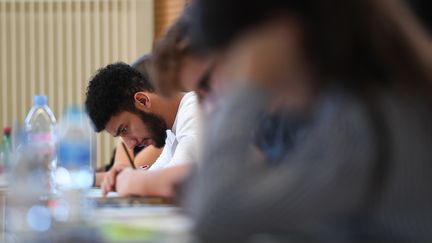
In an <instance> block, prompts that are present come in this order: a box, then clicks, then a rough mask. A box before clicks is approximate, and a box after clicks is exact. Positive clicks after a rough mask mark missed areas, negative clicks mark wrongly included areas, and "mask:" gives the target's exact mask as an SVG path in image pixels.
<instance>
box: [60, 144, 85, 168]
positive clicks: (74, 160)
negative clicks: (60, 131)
mask: <svg viewBox="0 0 432 243" xmlns="http://www.w3.org/2000/svg"><path fill="white" fill-rule="evenodd" d="M57 156H58V160H59V164H60V165H61V166H62V167H65V168H71V167H89V166H90V145H89V144H88V143H85V142H83V143H78V142H66V141H64V142H60V144H59V147H58V154H57Z"/></svg>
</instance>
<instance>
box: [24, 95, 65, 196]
mask: <svg viewBox="0 0 432 243" xmlns="http://www.w3.org/2000/svg"><path fill="white" fill-rule="evenodd" d="M24 126H25V128H24V129H25V133H26V136H27V146H28V147H29V148H30V149H31V150H32V151H34V156H35V158H34V160H33V161H34V163H38V164H37V165H36V167H38V168H39V170H40V171H41V176H42V177H43V183H44V185H45V188H46V192H45V193H43V195H41V197H44V198H46V199H49V198H50V197H53V196H55V195H56V185H55V169H56V165H57V162H56V154H55V144H56V131H57V129H56V119H55V117H54V114H53V112H52V111H51V109H50V108H49V107H48V99H47V97H46V96H43V95H37V96H35V97H34V103H33V107H32V108H31V109H30V111H29V113H28V114H27V117H26V118H25V121H24Z"/></svg>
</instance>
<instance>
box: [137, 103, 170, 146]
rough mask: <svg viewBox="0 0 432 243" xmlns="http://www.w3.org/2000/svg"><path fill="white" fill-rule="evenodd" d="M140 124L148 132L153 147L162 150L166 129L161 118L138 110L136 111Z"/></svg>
mask: <svg viewBox="0 0 432 243" xmlns="http://www.w3.org/2000/svg"><path fill="white" fill-rule="evenodd" d="M136 113H137V115H138V116H139V117H140V118H141V120H142V122H143V123H144V124H145V125H146V126H147V128H148V129H149V130H150V132H151V134H152V137H151V139H153V141H154V142H155V147H157V148H162V147H163V146H164V145H165V139H166V130H167V129H168V127H167V124H166V122H165V121H164V120H163V119H162V117H160V116H157V115H155V114H151V113H146V112H143V111H140V110H137V111H136Z"/></svg>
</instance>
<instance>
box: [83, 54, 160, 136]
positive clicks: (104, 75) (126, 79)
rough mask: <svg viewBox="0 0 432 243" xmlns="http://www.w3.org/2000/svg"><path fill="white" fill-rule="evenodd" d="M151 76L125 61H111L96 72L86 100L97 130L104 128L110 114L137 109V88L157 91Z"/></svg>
mask: <svg viewBox="0 0 432 243" xmlns="http://www.w3.org/2000/svg"><path fill="white" fill-rule="evenodd" d="M141 71H142V70H141ZM148 77H149V76H148V75H145V74H143V73H141V72H139V71H138V70H136V69H134V68H133V67H131V66H129V65H128V64H126V63H122V62H118V63H113V64H109V65H107V66H106V67H103V68H101V69H99V70H98V71H97V72H96V74H95V75H94V76H93V77H92V78H91V80H90V82H89V84H88V86H87V92H86V101H85V107H86V111H87V113H88V115H89V117H90V119H91V120H92V122H93V124H94V127H95V130H96V132H101V131H102V130H104V129H105V126H106V124H107V123H108V121H109V120H110V119H111V117H113V116H115V115H117V114H118V113H120V112H122V111H132V112H134V111H136V108H135V106H134V98H133V97H134V94H135V93H136V92H139V91H147V92H155V90H154V87H153V85H152V84H151V83H150V80H149V78H148Z"/></svg>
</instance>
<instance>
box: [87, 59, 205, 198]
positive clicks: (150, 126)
mask: <svg viewBox="0 0 432 243" xmlns="http://www.w3.org/2000/svg"><path fill="white" fill-rule="evenodd" d="M148 58H150V57H148ZM196 105H197V99H196V95H195V94H194V93H193V92H190V93H184V92H177V94H176V95H175V96H173V97H172V98H171V99H165V98H163V97H161V96H160V95H158V94H157V93H156V92H155V90H154V88H153V85H152V84H151V83H150V80H149V77H148V76H144V75H143V74H142V73H140V72H138V71H137V70H136V69H134V68H132V67H131V66H129V65H127V64H124V63H115V64H110V65H108V66H106V67H104V68H102V69H100V70H99V71H98V72H97V73H96V75H95V76H94V77H93V78H92V79H91V81H90V83H89V85H88V88H87V93H86V109H87V112H88V113H89V117H90V119H91V120H92V121H93V123H94V124H95V128H96V131H98V132H100V131H102V130H106V131H107V132H109V133H110V134H111V135H113V136H114V137H117V136H120V137H121V138H122V140H123V141H124V142H125V143H126V145H127V146H128V147H129V148H130V149H133V148H135V147H147V146H149V145H153V146H155V147H162V146H164V144H165V146H164V148H163V151H162V153H161V155H160V156H159V157H158V159H157V160H156V161H155V163H154V164H153V165H152V166H151V167H150V168H149V170H157V169H162V168H165V167H169V166H173V165H176V164H182V163H189V162H191V161H194V160H195V159H193V156H195V146H196V142H197V141H196V137H197V132H198V127H197V119H196V116H197V109H196V108H197V107H196ZM119 173H120V175H118V176H117V174H119ZM146 174H147V171H145V170H133V169H131V168H124V167H123V166H114V167H113V168H112V169H111V170H110V171H109V173H107V174H106V175H105V177H104V180H103V182H102V186H101V188H102V191H103V194H104V195H105V194H106V193H107V192H109V191H113V190H117V191H118V192H119V193H120V194H122V193H123V192H126V191H127V194H132V195H134V194H135V193H134V191H135V190H136V188H139V187H140V186H141V185H143V184H145V183H144V181H146V180H147V177H151V175H150V176H147V175H146ZM116 177H118V178H117V179H118V180H119V181H121V182H122V183H121V184H120V185H116Z"/></svg>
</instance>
